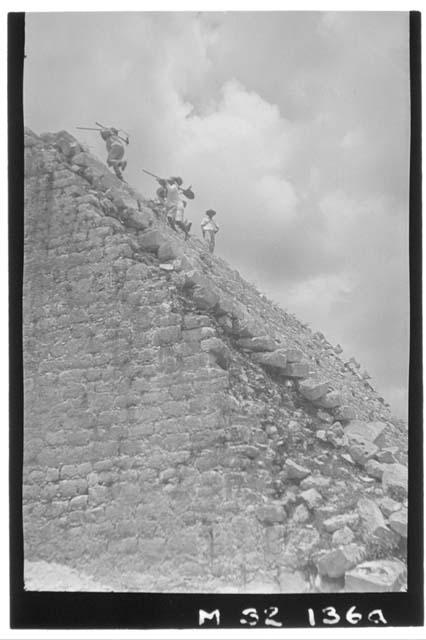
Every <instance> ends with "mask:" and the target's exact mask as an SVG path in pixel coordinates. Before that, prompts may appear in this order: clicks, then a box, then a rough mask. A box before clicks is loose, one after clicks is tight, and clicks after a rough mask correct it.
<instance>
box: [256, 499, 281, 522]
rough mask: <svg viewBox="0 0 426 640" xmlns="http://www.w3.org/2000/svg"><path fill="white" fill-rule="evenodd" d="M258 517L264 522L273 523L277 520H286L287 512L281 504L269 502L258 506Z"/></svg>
mask: <svg viewBox="0 0 426 640" xmlns="http://www.w3.org/2000/svg"><path fill="white" fill-rule="evenodd" d="M256 517H257V519H258V520H260V522H262V523H263V524H266V525H272V524H275V523H276V522H284V521H285V520H286V513H285V511H284V509H283V508H282V506H281V505H278V504H269V505H264V506H261V507H258V508H257V510H256Z"/></svg>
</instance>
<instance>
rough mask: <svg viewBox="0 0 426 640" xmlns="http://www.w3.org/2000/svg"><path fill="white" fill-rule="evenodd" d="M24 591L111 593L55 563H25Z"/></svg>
mask: <svg viewBox="0 0 426 640" xmlns="http://www.w3.org/2000/svg"><path fill="white" fill-rule="evenodd" d="M24 575H25V590H26V591H113V588H112V587H109V586H106V585H105V584H102V583H100V582H98V581H97V580H94V579H93V578H92V577H91V576H88V575H86V574H84V573H83V572H81V571H77V570H76V569H72V568H71V567H67V566H65V565H63V564H58V563H57V562H45V561H44V560H40V561H34V562H25V569H24Z"/></svg>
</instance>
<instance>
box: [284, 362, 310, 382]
mask: <svg viewBox="0 0 426 640" xmlns="http://www.w3.org/2000/svg"><path fill="white" fill-rule="evenodd" d="M282 373H283V374H284V375H285V376H287V377H289V378H307V377H308V376H309V364H308V363H307V362H290V363H289V364H287V366H286V368H285V369H284V370H283V372H282Z"/></svg>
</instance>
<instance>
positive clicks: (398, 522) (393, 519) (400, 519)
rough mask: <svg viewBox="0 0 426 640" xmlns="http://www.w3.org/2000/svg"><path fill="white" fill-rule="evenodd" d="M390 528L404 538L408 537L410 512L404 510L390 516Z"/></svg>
mask: <svg viewBox="0 0 426 640" xmlns="http://www.w3.org/2000/svg"><path fill="white" fill-rule="evenodd" d="M389 526H390V528H391V529H392V530H393V531H396V533H399V535H400V536H402V537H403V538H406V537H407V532H408V511H407V509H405V508H403V509H400V510H399V511H396V512H395V513H392V514H391V515H390V516H389Z"/></svg>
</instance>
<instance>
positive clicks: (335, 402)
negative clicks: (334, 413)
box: [314, 391, 342, 409]
mask: <svg viewBox="0 0 426 640" xmlns="http://www.w3.org/2000/svg"><path fill="white" fill-rule="evenodd" d="M314 404H315V406H317V407H322V408H323V409H335V408H336V407H338V406H339V405H340V404H342V396H341V394H340V393H339V392H338V391H329V392H328V393H326V395H325V396H322V398H319V399H318V400H315V403H314Z"/></svg>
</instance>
